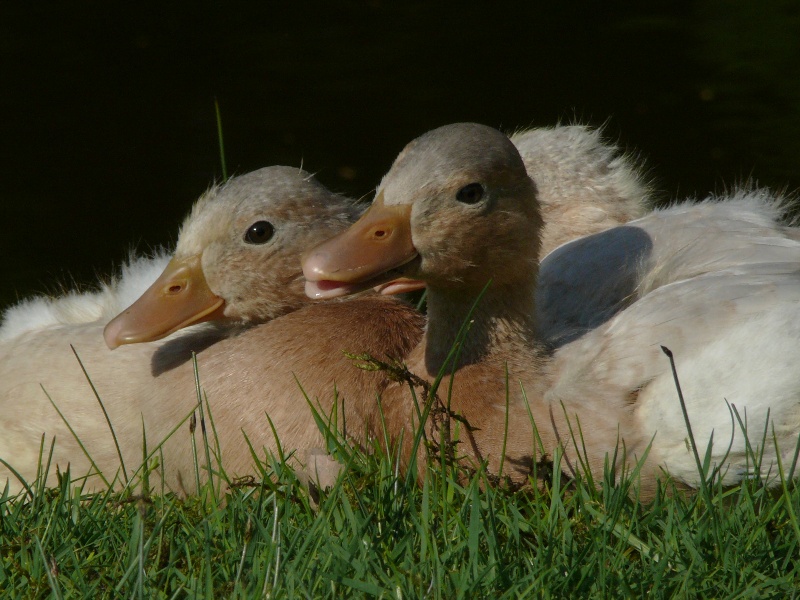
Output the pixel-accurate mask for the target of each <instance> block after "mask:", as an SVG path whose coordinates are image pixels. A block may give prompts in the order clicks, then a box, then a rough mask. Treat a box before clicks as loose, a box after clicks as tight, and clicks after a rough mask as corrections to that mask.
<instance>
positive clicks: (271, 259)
mask: <svg viewBox="0 0 800 600" xmlns="http://www.w3.org/2000/svg"><path fill="white" fill-rule="evenodd" d="M357 212H358V208H356V207H354V206H353V204H352V202H350V201H349V200H346V199H344V198H341V197H339V196H335V195H333V194H331V193H330V192H328V191H327V190H326V189H325V188H324V187H322V186H321V185H320V184H318V183H317V182H316V181H315V180H314V179H313V178H312V177H311V176H310V175H308V174H307V173H304V172H303V171H300V170H298V169H294V168H289V167H271V168H267V169H262V170H260V171H257V172H255V173H251V174H249V175H245V176H242V177H237V178H235V179H233V180H231V181H230V182H228V183H227V184H225V185H223V186H220V187H218V188H214V189H212V190H211V191H210V192H209V193H208V194H206V195H205V196H204V197H203V198H201V199H200V200H199V201H198V203H197V205H196V206H195V207H194V210H193V211H192V214H191V215H190V216H189V217H188V218H187V220H186V222H185V224H184V226H183V228H182V230H181V234H180V239H179V242H178V247H177V250H176V252H175V256H174V257H173V259H172V261H171V262H170V264H169V266H168V267H167V270H166V272H165V274H164V275H162V276H161V278H160V279H159V280H158V281H157V283H156V284H154V285H153V286H152V287H151V289H150V291H149V292H147V294H146V297H145V299H144V300H140V301H137V302H136V303H135V304H134V306H133V307H132V308H131V309H129V310H128V311H125V312H124V313H123V315H121V316H120V317H119V318H118V319H115V320H113V321H111V323H109V324H108V326H107V327H105V340H106V342H108V344H109V345H110V346H118V345H120V344H125V345H124V346H123V347H122V348H119V349H118V350H116V351H114V352H109V351H108V349H107V348H106V347H105V344H104V339H103V329H104V325H105V322H104V319H102V318H97V319H95V320H93V321H90V322H88V323H87V322H81V320H80V318H79V316H77V317H76V316H74V315H73V316H72V317H70V318H69V319H67V318H62V322H59V321H58V320H56V324H50V325H47V326H41V323H40V326H39V327H34V328H31V329H28V330H27V331H24V332H19V333H18V334H17V335H14V336H12V337H10V338H9V339H6V340H4V341H2V342H0V413H2V414H3V415H5V416H4V417H3V435H2V436H0V458H3V459H4V460H5V461H7V462H8V463H9V464H10V465H11V466H12V467H13V468H14V469H16V471H17V472H18V473H19V474H20V475H22V477H23V478H24V479H26V480H28V481H31V480H32V479H34V478H35V477H36V474H37V467H38V465H39V447H40V442H41V439H42V435H43V434H44V435H45V461H46V458H47V449H48V448H49V446H50V443H51V442H52V441H53V440H54V439H56V442H57V443H56V444H55V450H54V454H53V463H52V466H51V471H50V472H49V473H48V482H50V483H52V481H53V480H54V474H55V469H56V466H58V467H59V468H60V469H61V470H62V471H63V470H64V469H65V468H66V466H67V465H71V469H72V474H73V476H82V475H83V474H85V473H87V472H89V470H90V467H91V465H90V462H89V460H88V459H87V458H86V456H85V455H84V452H83V450H82V449H81V448H80V445H79V444H78V442H77V441H76V439H75V437H76V436H77V437H78V438H80V440H81V442H82V443H83V445H84V447H85V448H86V450H87V451H88V453H89V454H90V455H91V457H92V460H93V461H94V463H95V465H96V469H97V470H100V471H101V472H103V473H104V474H105V476H106V478H107V480H108V481H112V480H113V478H114V475H115V474H117V473H118V469H119V468H120V460H119V458H118V455H117V450H116V447H115V445H114V441H113V437H112V433H111V431H110V430H109V425H108V424H107V423H106V418H105V416H104V415H103V411H102V409H101V407H100V405H99V403H98V401H97V400H96V398H95V397H94V393H93V391H92V388H91V386H90V384H89V382H88V381H87V380H86V377H85V376H84V374H83V372H82V370H81V367H80V365H79V364H78V361H77V360H76V359H75V356H74V355H73V354H72V351H71V349H70V344H72V345H73V346H74V348H75V351H76V353H77V354H78V355H79V356H80V358H81V360H82V362H83V364H84V365H85V367H86V369H87V372H88V375H89V377H90V378H91V381H92V384H93V385H94V387H95V388H96V389H97V392H98V394H99V396H100V397H101V399H102V400H103V406H104V408H105V410H106V411H107V412H108V418H109V420H110V422H111V424H112V426H113V428H114V432H115V435H116V438H117V441H118V443H119V446H120V452H121V454H122V457H123V460H124V462H125V465H126V467H127V471H128V472H131V471H134V470H135V469H136V468H137V467H138V466H139V464H140V463H141V462H142V456H143V454H142V452H143V448H142V431H143V429H144V431H145V432H146V436H147V437H146V440H147V441H146V443H147V448H148V450H153V449H154V448H155V447H156V446H157V445H158V444H159V443H161V442H162V441H163V440H165V439H166V438H169V439H168V440H167V442H166V443H165V444H164V446H163V448H162V452H163V458H164V462H163V464H164V475H165V481H164V482H165V484H166V485H167V487H168V488H169V489H173V490H176V491H181V492H184V493H190V492H192V491H193V490H194V486H195V481H194V478H193V476H192V474H193V473H194V470H193V469H194V462H193V455H192V448H191V436H189V435H186V432H185V430H186V429H187V428H188V427H189V425H188V423H184V424H183V425H182V426H181V425H180V424H181V422H182V421H183V420H184V419H185V418H186V417H187V416H188V415H189V414H190V413H192V411H193V410H194V409H195V408H196V404H197V397H196V393H195V384H194V369H193V364H192V362H191V353H192V352H193V351H194V352H197V353H198V354H197V362H198V366H199V373H200V378H201V381H202V384H203V388H204V390H205V391H206V393H207V395H208V398H209V401H210V408H211V412H212V416H213V418H214V424H215V426H216V428H217V432H218V433H219V442H220V446H221V449H222V452H223V458H222V465H223V466H224V467H225V468H226V470H228V472H229V473H230V474H231V475H248V474H254V471H253V469H254V467H253V464H252V460H251V456H250V451H249V449H248V446H247V444H246V443H245V441H244V438H243V437H242V432H243V431H244V432H246V433H247V434H248V436H249V439H250V441H251V443H252V444H253V448H254V449H255V450H256V452H261V451H262V449H263V448H265V447H266V448H269V449H271V450H276V448H277V446H276V442H275V440H274V439H273V436H272V431H271V429H270V425H269V422H268V421H267V416H269V418H270V419H271V420H272V423H273V424H274V426H275V428H276V430H277V431H278V433H279V435H280V438H281V440H282V441H283V443H284V444H285V445H284V449H285V450H286V451H287V452H291V451H293V450H297V451H298V453H299V454H302V452H303V451H304V450H308V449H310V448H313V447H315V446H319V445H321V443H322V441H321V436H320V434H319V431H318V428H317V427H316V425H315V424H314V421H313V419H312V418H311V412H310V409H309V407H308V406H307V404H306V400H305V398H304V396H303V391H302V390H301V389H300V385H299V384H298V382H299V383H300V384H301V385H303V386H304V389H305V393H306V394H308V397H309V399H310V400H311V401H312V402H319V403H320V406H321V410H322V412H325V413H329V412H330V410H331V408H332V407H333V405H334V394H335V392H336V391H338V401H339V402H340V404H341V403H343V402H345V401H346V404H345V406H344V411H343V413H340V415H339V419H340V421H339V425H340V426H341V424H342V423H343V422H344V419H345V418H346V417H348V416H349V415H350V414H351V412H350V403H351V401H352V402H353V403H355V401H356V399H360V398H371V395H372V394H373V393H374V391H375V390H378V389H380V387H381V385H382V383H381V382H382V380H383V375H381V374H377V373H368V372H366V371H358V370H354V369H352V368H350V366H351V361H350V359H348V358H347V357H346V356H345V355H344V354H343V353H342V350H352V351H354V352H361V351H367V352H370V353H372V352H374V353H375V354H376V355H378V356H381V355H383V356H397V357H401V356H403V355H404V354H405V353H406V352H407V351H408V350H409V349H410V345H413V343H414V340H415V339H417V338H418V337H419V335H420V331H421V327H422V318H421V317H420V316H419V315H418V314H417V313H416V312H415V311H414V310H412V309H411V308H410V307H407V306H405V305H403V304H401V303H398V302H396V301H394V300H391V299H389V301H388V302H387V299H386V298H381V297H377V296H376V297H373V298H365V299H362V300H357V301H351V302H336V303H331V305H330V306H322V305H319V306H308V307H307V309H306V310H300V311H298V313H297V315H296V316H294V317H292V316H291V315H286V314H285V313H287V312H289V311H293V310H296V309H298V308H300V307H302V306H304V305H308V304H309V302H310V301H309V300H308V299H307V298H306V296H305V294H304V293H303V283H302V277H301V272H300V268H299V255H300V253H301V251H302V250H304V249H306V248H308V247H310V246H311V245H313V243H315V242H319V241H321V240H323V239H325V238H327V237H330V236H331V235H333V234H334V233H336V232H338V231H341V230H342V229H344V228H345V227H346V226H347V224H349V223H350V222H351V221H352V220H354V217H355V216H356V213H357ZM164 305H166V306H167V308H166V310H165V309H164V308H163V306H164ZM365 314H366V315H375V318H376V319H377V318H379V317H380V322H379V323H371V322H370V320H369V319H368V318H365V317H364V315H365ZM154 315H155V316H154ZM212 317H213V318H214V319H222V321H221V324H215V323H205V324H201V325H198V326H196V327H192V328H188V329H186V330H185V331H184V332H182V333H178V334H174V335H172V336H170V337H169V338H168V339H161V340H160V341H155V340H158V339H159V338H163V337H164V336H167V335H169V334H170V332H172V331H175V330H176V329H178V328H180V327H182V326H185V325H187V324H190V323H199V322H200V321H203V320H206V319H209V318H212ZM69 320H71V321H72V322H71V323H64V322H63V321H69ZM247 320H261V321H268V322H267V323H266V324H264V325H261V326H253V327H249V328H248V327H242V326H241V323H242V322H246V321H247ZM326 323H329V324H328V325H327V326H326ZM376 326H377V329H376ZM376 331H377V332H379V335H377V336H375V335H374V334H375V332H376ZM398 331H399V332H402V333H398ZM132 341H141V342H147V343H141V344H132V345H131V344H130V342H132ZM320 365H324V367H323V368H321V367H320ZM295 376H296V377H297V379H295ZM50 398H51V399H52V404H55V405H56V406H57V407H58V410H60V412H61V413H62V414H63V415H64V418H63V419H62V417H61V416H60V415H59V414H58V412H57V411H56V410H55V409H54V407H53V406H52V404H51V401H50ZM20 407H24V411H22V410H20ZM64 419H66V421H68V422H69V426H67V425H66V424H65V422H64ZM363 425H364V424H363V422H359V421H358V420H357V419H354V420H352V421H347V428H348V433H349V434H352V435H353V436H357V435H359V433H360V431H361V430H362V429H363ZM70 427H71V428H72V429H73V430H74V434H73V433H72V432H71V431H70ZM176 427H179V431H178V432H177V433H176V434H175V435H173V436H171V437H170V432H171V431H172V430H173V429H174V428H176ZM195 435H196V436H200V428H198V431H197V432H196V433H195ZM198 439H199V437H198ZM198 443H199V445H198V447H200V448H202V447H203V445H202V440H200V441H199V442H198ZM201 462H202V461H201ZM126 474H128V473H126ZM156 475H158V473H156ZM6 479H8V480H9V481H10V484H11V487H12V489H13V490H19V489H20V487H21V485H20V484H19V482H18V481H17V480H16V476H14V475H13V474H12V473H11V472H10V471H9V470H8V469H7V468H6V466H5V465H3V464H2V463H0V480H6ZM105 485H106V481H104V480H103V479H102V478H100V477H99V476H96V475H95V476H93V477H91V478H90V480H89V481H88V482H87V488H86V489H95V488H102V487H104V486H105Z"/></svg>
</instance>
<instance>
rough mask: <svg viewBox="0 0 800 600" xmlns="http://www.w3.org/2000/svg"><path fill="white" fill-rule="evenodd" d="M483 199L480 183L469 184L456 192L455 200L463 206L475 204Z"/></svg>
mask: <svg viewBox="0 0 800 600" xmlns="http://www.w3.org/2000/svg"><path fill="white" fill-rule="evenodd" d="M481 198H483V186H482V185H481V184H480V183H470V184H469V185H465V186H464V187H463V188H461V189H460V190H458V193H457V194H456V200H458V201H459V202H463V203H464V204H475V203H476V202H480V200H481Z"/></svg>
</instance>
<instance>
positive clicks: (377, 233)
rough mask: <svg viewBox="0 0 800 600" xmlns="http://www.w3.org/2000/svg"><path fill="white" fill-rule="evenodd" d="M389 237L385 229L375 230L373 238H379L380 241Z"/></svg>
mask: <svg viewBox="0 0 800 600" xmlns="http://www.w3.org/2000/svg"><path fill="white" fill-rule="evenodd" d="M387 235H388V232H387V231H386V230H385V229H377V230H375V232H374V233H373V236H375V237H376V238H378V239H383V238H384V237H386V236H387Z"/></svg>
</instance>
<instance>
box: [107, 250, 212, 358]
mask: <svg viewBox="0 0 800 600" xmlns="http://www.w3.org/2000/svg"><path fill="white" fill-rule="evenodd" d="M224 304H225V301H224V300H223V299H222V298H220V297H219V296H216V295H215V294H214V293H213V292H212V291H211V289H209V287H208V284H207V283H206V278H205V276H204V275H203V269H202V266H201V264H200V255H195V256H191V257H189V258H186V259H181V260H178V259H175V258H173V259H172V260H171V261H170V262H169V264H168V265H167V268H166V269H164V272H163V273H162V274H161V276H160V277H159V278H158V279H157V280H156V281H155V283H154V284H153V285H151V286H150V288H149V289H148V290H147V291H146V292H145V293H144V294H142V296H141V297H140V298H139V299H138V300H137V301H136V302H134V303H133V304H131V306H129V307H128V308H127V309H126V310H124V311H123V312H121V313H120V314H119V315H117V316H116V317H114V319H113V320H112V321H111V322H110V323H109V324H108V325H106V327H105V329H104V330H103V337H104V338H105V341H106V345H107V346H108V347H109V348H111V349H112V350H113V349H114V348H117V347H119V346H121V345H122V344H137V343H139V342H152V341H155V340H160V339H161V338H163V337H166V336H168V335H169V334H171V333H174V332H175V331H178V330H179V329H182V328H184V327H187V326H189V325H194V324H195V323H202V322H204V321H211V320H214V319H220V318H222V316H223V314H222V310H223V308H224Z"/></svg>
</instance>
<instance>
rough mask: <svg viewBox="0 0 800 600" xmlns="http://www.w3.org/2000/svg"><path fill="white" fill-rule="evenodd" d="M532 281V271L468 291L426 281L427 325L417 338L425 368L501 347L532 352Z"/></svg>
mask: <svg viewBox="0 0 800 600" xmlns="http://www.w3.org/2000/svg"><path fill="white" fill-rule="evenodd" d="M535 287H536V273H535V271H534V272H532V273H531V274H530V277H528V278H524V279H521V280H517V281H515V282H514V283H513V284H505V285H502V284H494V283H489V284H488V286H487V287H486V288H476V289H473V290H471V291H469V292H467V291H465V290H464V289H463V288H462V289H458V290H453V289H443V288H437V287H430V286H429V288H428V328H427V332H426V335H425V339H424V340H423V342H422V343H423V345H424V349H425V352H424V356H425V368H426V370H427V372H428V374H429V375H436V374H437V373H438V372H439V371H440V370H441V368H442V367H443V366H445V365H447V369H446V370H447V371H451V370H455V369H458V368H460V367H463V366H465V365H469V364H473V363H476V362H479V361H483V360H486V359H487V358H490V357H491V356H492V355H495V354H497V353H501V352H502V353H503V354H508V353H516V352H519V351H522V352H531V351H534V352H537V343H536V337H535V336H536V319H535V314H536V311H535V297H534V290H535ZM459 342H460V343H459ZM457 344H458V345H457ZM454 349H455V352H456V357H453V356H452V351H453V350H454Z"/></svg>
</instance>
